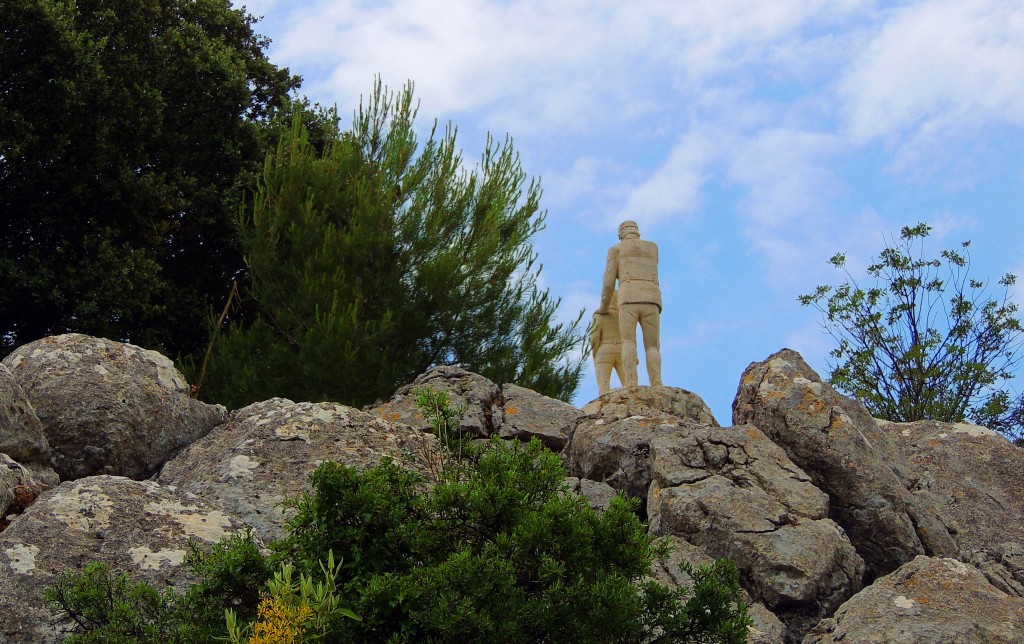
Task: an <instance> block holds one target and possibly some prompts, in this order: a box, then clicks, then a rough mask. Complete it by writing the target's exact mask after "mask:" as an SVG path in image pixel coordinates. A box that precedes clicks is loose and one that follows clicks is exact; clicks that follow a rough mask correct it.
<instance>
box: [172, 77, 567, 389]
mask: <svg viewBox="0 0 1024 644" xmlns="http://www.w3.org/2000/svg"><path fill="white" fill-rule="evenodd" d="M415 114H416V109H415V107H414V103H413V93H412V86H411V85H409V86H407V87H405V88H404V89H403V90H402V91H400V92H397V93H389V92H388V91H387V90H386V89H385V88H384V87H383V86H382V85H381V84H380V82H379V81H378V83H377V84H376V87H375V89H374V92H373V93H372V95H371V96H370V97H369V99H368V101H367V103H366V104H365V105H360V108H359V110H358V112H357V113H356V116H355V121H354V123H353V125H352V128H351V129H350V130H349V131H340V130H338V129H335V130H334V131H333V132H330V131H326V134H325V135H324V138H325V141H324V142H323V144H322V145H314V143H312V142H311V141H310V136H309V133H308V131H307V127H306V126H305V125H304V123H303V122H302V119H301V118H298V116H297V117H296V118H295V121H294V125H293V127H292V129H291V131H290V132H289V133H287V134H285V135H284V136H282V138H281V140H280V142H279V144H278V146H277V149H276V150H275V151H274V152H273V153H272V154H270V155H269V156H268V158H267V160H266V165H265V167H264V170H263V173H262V175H261V176H260V177H259V180H258V190H257V194H256V196H255V200H254V203H253V204H252V205H251V206H250V207H247V208H245V209H243V210H242V214H241V217H240V220H239V230H240V237H241V241H242V247H243V249H244V252H245V257H246V262H247V264H248V268H249V275H248V282H247V284H246V287H245V288H244V289H243V292H244V293H245V295H243V298H242V303H241V307H240V309H241V311H240V312H241V315H242V316H243V318H244V319H243V320H242V322H241V323H234V324H230V325H229V326H228V327H227V328H226V329H224V332H223V334H221V335H220V337H219V338H216V339H215V341H214V344H213V353H212V359H211V360H210V362H209V364H208V365H207V368H206V370H205V372H204V373H203V381H202V382H203V384H202V388H201V395H202V396H203V397H205V398H207V399H210V400H214V401H217V402H223V403H225V404H227V405H230V406H235V407H237V406H241V405H244V404H248V403H250V402H253V401H255V400H262V399H265V398H268V397H271V396H287V397H289V398H293V399H296V400H335V401H340V402H345V403H348V404H356V405H359V404H365V403H368V402H372V401H373V400H374V399H377V398H381V397H386V396H388V395H390V394H391V392H392V391H394V389H395V388H396V387H397V386H399V385H401V384H403V383H406V382H409V381H410V380H412V379H413V378H414V377H415V376H416V375H418V374H419V373H422V372H423V371H425V370H426V369H428V368H429V367H431V366H434V365H438V364H454V363H461V364H465V365H467V366H468V367H469V368H471V369H472V370H474V371H476V372H478V373H481V374H483V375H484V376H487V377H489V378H491V379H492V380H494V381H496V382H515V383H518V384H520V385H523V386H526V387H530V388H532V389H535V390H537V391H540V392H542V393H545V394H547V395H551V396H554V397H559V398H563V399H567V398H569V397H570V396H571V395H572V394H573V392H574V391H575V390H576V388H577V387H578V384H579V379H580V370H581V367H582V357H583V356H582V351H580V348H581V346H582V339H583V336H582V333H581V332H580V331H579V328H578V327H579V318H578V317H577V319H576V321H575V322H573V323H570V324H561V323H558V322H557V321H556V320H555V312H556V308H557V305H558V301H557V300H555V299H553V298H551V296H550V295H549V294H548V292H547V291H546V290H543V289H541V288H539V287H538V285H537V279H538V276H539V273H540V266H539V265H538V264H537V261H536V260H537V257H536V254H535V253H534V252H533V250H532V247H531V244H530V240H531V238H532V236H533V235H534V234H535V233H537V231H539V230H540V229H541V227H542V225H543V220H544V213H543V212H541V211H540V210H539V207H540V205H539V204H540V186H539V184H538V183H537V182H536V181H532V180H531V181H529V182H528V183H527V178H526V174H525V172H524V171H523V170H522V168H521V166H520V162H519V158H518V156H517V155H516V153H515V151H514V150H513V147H512V143H511V141H510V140H508V139H506V140H505V141H504V142H497V141H494V140H493V139H491V138H488V141H487V145H486V149H485V151H484V153H483V156H482V158H481V160H480V163H479V165H478V166H477V167H476V169H474V170H467V169H466V168H465V167H464V163H463V159H462V157H461V155H460V152H459V151H458V149H457V147H456V130H455V128H454V127H451V126H448V127H447V128H446V129H445V130H444V131H443V132H438V130H437V127H436V124H435V127H434V129H433V130H432V131H431V132H430V135H429V137H428V139H427V141H426V143H425V144H423V145H422V146H420V145H419V143H418V140H417V135H416V133H415V131H414V129H413V119H414V117H415ZM307 120H308V119H307ZM316 122H317V123H318V124H319V125H320V126H321V131H322V132H323V131H325V130H324V128H325V124H329V123H330V122H331V119H330V118H321V119H318V120H317V121H316ZM581 315H582V313H581ZM220 330H221V329H220V327H217V328H216V330H215V333H220ZM191 370H192V371H193V372H195V371H196V369H195V366H194V365H193V366H192V368H191ZM198 377H199V374H197V377H196V379H198Z"/></svg>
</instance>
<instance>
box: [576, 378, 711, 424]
mask: <svg viewBox="0 0 1024 644" xmlns="http://www.w3.org/2000/svg"><path fill="white" fill-rule="evenodd" d="M583 411H585V412H586V413H588V414H597V415H599V416H601V417H602V418H604V419H606V420H617V419H622V418H629V417H630V416H645V417H648V418H650V417H654V416H670V417H672V418H682V419H686V420H690V421H693V422H694V423H696V424H698V425H707V426H709V427H718V421H717V420H715V417H714V416H713V415H712V414H711V410H710V409H709V408H708V406H707V404H705V402H704V401H703V400H702V399H701V397H700V396H698V395H697V394H695V393H693V392H692V391H687V390H685V389H680V388H679V387H665V386H661V385H659V386H656V387H622V388H619V389H613V390H611V391H609V392H608V393H606V394H605V395H603V396H601V397H599V398H597V399H595V400H592V401H591V402H589V403H587V404H586V405H585V406H584V407H583Z"/></svg>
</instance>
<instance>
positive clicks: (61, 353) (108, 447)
mask: <svg viewBox="0 0 1024 644" xmlns="http://www.w3.org/2000/svg"><path fill="white" fill-rule="evenodd" d="M3 364H4V365H5V366H6V367H7V368H8V369H10V371H11V373H12V374H13V376H14V379H15V380H16V381H17V382H18V384H19V385H21V388H22V390H23V391H24V392H25V396H26V397H27V398H28V400H29V402H31V404H32V407H33V408H34V409H35V412H36V414H37V415H38V417H39V420H40V421H41V422H42V425H43V431H44V432H45V434H46V439H47V441H48V442H49V445H50V448H51V451H52V455H53V469H54V470H56V472H57V473H58V474H59V475H60V477H61V479H62V480H71V479H77V478H82V477H84V476H90V475H93V474H114V475H120V476H127V477H130V478H134V479H143V478H146V477H148V476H150V475H152V474H153V473H154V472H155V471H156V470H157V468H159V467H160V466H161V465H162V464H163V463H164V462H165V461H166V460H167V459H168V458H169V457H170V456H171V455H173V454H174V453H175V452H177V451H178V450H179V449H181V448H182V447H184V446H185V445H187V444H189V443H191V442H192V441H194V440H195V439H197V438H199V437H200V436H202V435H204V434H206V433H207V432H208V431H210V429H212V428H213V427H214V426H216V425H219V424H220V423H222V422H224V421H225V420H226V418H227V412H226V410H225V409H224V408H223V407H222V406H220V405H207V404H206V403H202V402H199V401H198V400H194V399H192V398H189V395H188V394H189V388H188V383H186V382H185V378H184V377H183V376H182V375H181V373H180V372H178V370H177V369H175V368H174V364H173V363H172V362H171V361H170V360H168V359H167V358H165V357H164V356H162V355H160V354H159V353H157V352H155V351H148V350H146V349H142V348H140V347H136V346H134V345H131V344H123V343H120V342H112V341H110V340H103V339H100V338H93V337H89V336H85V335H79V334H67V335H60V336H54V337H49V338H43V339H42V340H37V341H36V342H32V343H31V344H27V345H25V346H22V347H20V348H18V349H16V350H15V351H14V352H13V353H11V354H10V355H9V356H7V357H6V358H4V361H3Z"/></svg>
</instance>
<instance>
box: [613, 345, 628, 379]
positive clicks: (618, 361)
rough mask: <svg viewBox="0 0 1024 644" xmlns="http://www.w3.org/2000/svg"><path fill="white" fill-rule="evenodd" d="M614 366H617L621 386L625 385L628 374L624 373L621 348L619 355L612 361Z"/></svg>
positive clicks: (616, 373) (616, 374) (616, 372)
mask: <svg viewBox="0 0 1024 644" xmlns="http://www.w3.org/2000/svg"><path fill="white" fill-rule="evenodd" d="M612 367H614V368H615V376H616V377H617V378H618V379H619V386H620V387H623V386H625V382H626V375H625V374H624V373H622V351H621V350H620V351H619V353H618V355H616V356H615V362H613V363H612Z"/></svg>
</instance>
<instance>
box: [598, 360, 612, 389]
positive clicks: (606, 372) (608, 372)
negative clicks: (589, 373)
mask: <svg viewBox="0 0 1024 644" xmlns="http://www.w3.org/2000/svg"><path fill="white" fill-rule="evenodd" d="M594 371H595V372H596V373H597V395H598V396H603V395H604V394H606V393H608V392H609V391H611V382H612V363H610V362H603V361H602V362H597V361H596V360H595V361H594Z"/></svg>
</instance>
